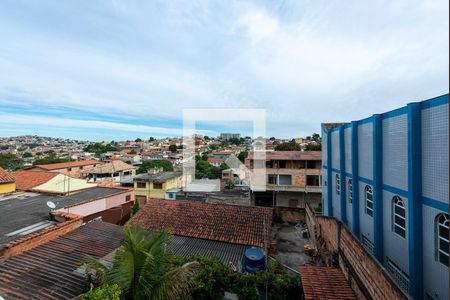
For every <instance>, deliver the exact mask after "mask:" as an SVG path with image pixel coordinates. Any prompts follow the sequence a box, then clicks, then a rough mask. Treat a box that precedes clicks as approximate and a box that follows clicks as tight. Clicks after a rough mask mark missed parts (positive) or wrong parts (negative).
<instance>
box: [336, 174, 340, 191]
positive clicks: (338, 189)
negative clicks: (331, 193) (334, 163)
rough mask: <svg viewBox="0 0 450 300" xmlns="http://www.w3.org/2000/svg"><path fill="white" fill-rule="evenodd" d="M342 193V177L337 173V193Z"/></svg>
mask: <svg viewBox="0 0 450 300" xmlns="http://www.w3.org/2000/svg"><path fill="white" fill-rule="evenodd" d="M340 193H341V177H339V174H336V194H338V195H339V194H340Z"/></svg>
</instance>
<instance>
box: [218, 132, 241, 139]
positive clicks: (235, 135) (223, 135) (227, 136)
mask: <svg viewBox="0 0 450 300" xmlns="http://www.w3.org/2000/svg"><path fill="white" fill-rule="evenodd" d="M240 137H241V135H240V134H239V133H221V134H220V138H221V139H222V140H231V139H239V138H240Z"/></svg>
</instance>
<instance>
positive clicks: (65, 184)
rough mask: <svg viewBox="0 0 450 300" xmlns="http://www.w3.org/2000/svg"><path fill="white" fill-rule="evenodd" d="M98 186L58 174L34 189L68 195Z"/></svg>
mask: <svg viewBox="0 0 450 300" xmlns="http://www.w3.org/2000/svg"><path fill="white" fill-rule="evenodd" d="M96 186H97V185H96V184H92V183H87V182H86V180H84V179H78V178H70V177H68V176H66V175H64V174H58V175H56V176H55V177H53V178H52V179H50V180H49V181H47V182H46V183H44V184H41V185H38V186H36V187H34V188H33V189H34V190H39V191H49V192H54V193H68V192H69V188H70V191H78V190H83V189H88V188H93V187H96Z"/></svg>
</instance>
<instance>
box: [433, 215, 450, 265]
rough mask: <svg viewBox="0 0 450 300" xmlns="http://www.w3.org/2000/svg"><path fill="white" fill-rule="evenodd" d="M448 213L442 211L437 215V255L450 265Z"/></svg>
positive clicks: (439, 259) (442, 261)
mask: <svg viewBox="0 0 450 300" xmlns="http://www.w3.org/2000/svg"><path fill="white" fill-rule="evenodd" d="M448 220H449V217H448V214H445V213H441V214H438V215H437V217H436V235H437V239H436V244H437V245H436V250H437V251H436V256H437V260H438V261H439V262H441V263H443V264H444V265H446V266H447V267H448V223H449V221H448Z"/></svg>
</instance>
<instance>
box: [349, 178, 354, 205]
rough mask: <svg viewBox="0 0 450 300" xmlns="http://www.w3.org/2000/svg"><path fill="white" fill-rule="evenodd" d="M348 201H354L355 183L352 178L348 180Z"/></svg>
mask: <svg viewBox="0 0 450 300" xmlns="http://www.w3.org/2000/svg"><path fill="white" fill-rule="evenodd" d="M348 202H350V203H352V202H353V183H352V180H351V179H349V180H348Z"/></svg>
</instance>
